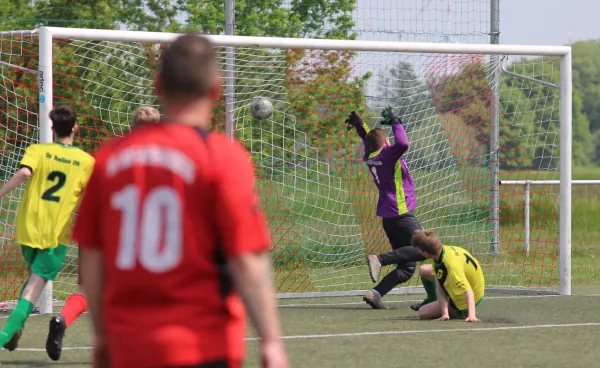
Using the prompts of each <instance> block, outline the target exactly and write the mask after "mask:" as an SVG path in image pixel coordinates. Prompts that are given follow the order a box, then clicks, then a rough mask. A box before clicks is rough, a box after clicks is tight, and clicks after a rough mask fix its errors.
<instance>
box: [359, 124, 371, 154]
mask: <svg viewBox="0 0 600 368" xmlns="http://www.w3.org/2000/svg"><path fill="white" fill-rule="evenodd" d="M356 132H357V133H358V136H359V137H360V139H362V141H363V144H364V146H365V155H368V154H369V152H370V150H369V143H368V142H367V133H368V132H369V127H368V126H367V124H365V123H363V122H361V124H359V125H356Z"/></svg>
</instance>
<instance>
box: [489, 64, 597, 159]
mask: <svg viewBox="0 0 600 368" xmlns="http://www.w3.org/2000/svg"><path fill="white" fill-rule="evenodd" d="M509 70H511V71H513V72H515V73H518V74H521V75H527V76H530V77H533V78H535V79H538V80H543V81H546V82H550V83H559V82H560V71H559V68H558V60H557V59H556V58H548V57H542V58H534V59H521V60H518V61H515V62H514V63H513V64H512V65H510V66H509ZM507 86H508V87H514V88H518V89H519V90H521V92H522V93H523V96H521V97H520V98H519V99H518V100H515V102H518V103H522V101H526V100H529V103H530V105H529V106H527V109H528V110H529V111H533V112H534V114H535V120H534V122H533V124H534V126H535V128H536V129H535V130H534V131H533V132H531V134H534V136H533V137H534V138H535V139H536V140H537V141H538V142H539V143H538V144H537V145H536V153H535V157H536V161H535V162H534V167H535V168H550V167H557V166H558V164H559V160H558V157H559V152H558V149H557V148H559V147H558V145H559V126H558V107H559V100H558V98H559V93H558V89H557V88H556V87H552V86H547V85H542V84H540V83H538V82H534V81H529V80H524V79H522V78H518V77H513V76H508V77H506V78H503V85H502V87H501V88H506V87H507ZM500 102H501V103H502V104H505V103H506V100H504V99H501V100H500ZM582 110H583V102H582V98H581V94H580V92H579V91H578V90H577V88H573V104H572V126H573V128H572V129H573V164H574V165H578V166H581V165H588V164H589V163H591V159H593V157H594V153H593V152H594V146H593V140H592V136H591V134H590V122H589V120H588V119H587V117H586V115H585V114H584V113H583V112H582ZM521 135H523V134H522V133H521Z"/></svg>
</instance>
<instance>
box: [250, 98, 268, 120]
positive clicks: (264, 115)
mask: <svg viewBox="0 0 600 368" xmlns="http://www.w3.org/2000/svg"><path fill="white" fill-rule="evenodd" d="M250 113H251V114H252V117H253V118H254V119H258V120H265V119H268V118H270V117H271V115H273V104H272V103H271V101H269V100H267V99H266V98H264V97H254V98H253V99H252V102H250Z"/></svg>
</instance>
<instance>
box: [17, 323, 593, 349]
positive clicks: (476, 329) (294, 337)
mask: <svg viewBox="0 0 600 368" xmlns="http://www.w3.org/2000/svg"><path fill="white" fill-rule="evenodd" d="M598 326H600V322H589V323H567V324H552V325H527V326H503V327H474V328H439V329H432V330H404V331H377V332H352V333H339V334H323V335H290V336H283V339H284V340H307V339H329V338H335V337H358V336H378V335H410V334H423V333H444V332H482V331H512V330H535V329H543V328H565V327H598ZM245 340H247V341H258V340H260V339H259V338H257V337H250V338H247V339H245ZM91 349H92V347H91V346H77V347H63V350H91ZM19 351H25V352H46V349H39V348H19V349H17V350H16V352H19Z"/></svg>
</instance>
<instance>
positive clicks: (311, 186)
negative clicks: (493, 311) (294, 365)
mask: <svg viewBox="0 0 600 368" xmlns="http://www.w3.org/2000/svg"><path fill="white" fill-rule="evenodd" d="M1 47H2V49H1V51H2V52H1V54H0V62H1V63H0V112H1V114H2V124H3V126H4V127H5V129H3V130H2V132H0V142H1V143H0V144H1V147H0V149H1V159H2V169H1V174H2V180H4V181H6V180H7V179H8V178H9V177H10V175H11V174H12V173H14V171H15V169H16V168H17V167H18V163H19V160H20V158H21V156H22V154H23V153H24V149H25V147H26V146H27V145H28V144H30V143H32V142H34V141H35V139H36V138H37V111H38V103H37V82H36V75H35V74H32V73H29V72H26V71H25V72H24V71H23V70H20V69H19V68H17V66H20V67H23V68H28V69H31V70H36V69H37V62H38V61H37V57H38V55H37V49H38V45H37V43H36V40H35V39H30V38H4V39H2V40H1ZM160 51H161V46H160V45H148V44H140V43H134V42H130V43H123V42H91V41H78V40H67V41H55V44H54V56H53V58H54V86H53V88H54V96H55V97H54V98H55V101H54V105H55V106H57V105H61V104H66V105H71V106H74V107H75V109H76V110H77V112H78V114H80V116H81V119H80V121H79V123H80V125H81V128H82V129H81V131H80V134H79V137H78V139H77V142H78V143H77V144H78V145H79V146H80V147H81V148H83V149H85V150H87V151H94V150H95V149H96V148H97V147H98V146H99V144H100V143H101V142H102V141H104V140H105V139H106V138H108V137H112V136H119V135H122V134H123V133H124V132H127V131H128V129H129V124H130V122H131V120H132V119H133V112H134V111H135V110H136V109H137V108H138V107H139V106H141V105H154V106H156V104H157V101H156V99H155V97H154V95H153V84H152V81H153V75H154V71H155V69H156V63H157V59H158V56H159V55H160ZM219 53H220V55H221V61H222V62H223V65H224V61H225V56H224V55H225V52H224V50H223V49H219ZM503 63H506V64H507V65H508V69H509V70H510V71H512V72H514V73H518V74H524V75H527V76H529V77H531V78H535V79H539V80H542V81H545V82H548V83H557V82H558V78H559V74H560V72H559V69H558V64H559V63H558V59H552V58H541V57H535V56H532V57H530V58H525V59H519V60H515V61H512V62H510V63H509V62H507V61H506V59H505V58H502V57H492V56H490V55H445V54H418V53H385V52H350V51H338V50H330V51H322V50H312V49H306V50H291V49H270V50H265V49H255V48H238V49H236V52H235V80H234V81H228V83H231V82H233V84H234V90H235V98H234V102H235V104H234V106H231V107H232V108H233V114H234V117H235V119H234V122H235V128H236V135H237V138H238V139H240V140H241V141H242V142H243V143H244V144H245V146H246V147H247V148H248V149H249V150H250V152H251V153H252V157H253V160H254V162H255V164H256V167H257V176H258V190H259V192H260V196H261V200H262V203H263V207H264V209H265V211H266V213H267V215H268V219H269V225H270V230H271V232H272V236H273V241H274V244H273V249H272V254H273V259H274V263H275V268H276V275H277V278H276V280H277V288H278V291H279V292H280V293H304V292H341V291H352V290H362V289H367V288H371V287H372V283H371V282H370V279H369V277H368V275H367V268H366V266H365V264H364V263H365V262H364V259H365V255H366V254H372V253H376V252H382V251H387V250H388V249H389V245H388V240H387V238H386V237H385V234H384V233H383V231H382V228H381V221H380V220H379V219H378V218H377V217H376V216H375V205H376V202H377V193H376V189H375V187H374V185H373V183H372V178H371V176H370V174H369V173H368V172H367V170H366V168H365V167H364V164H363V163H362V162H361V160H360V157H362V154H361V152H362V145H361V143H360V140H359V139H358V137H357V136H356V134H355V132H347V131H346V129H345V128H346V126H345V124H344V123H343V122H344V120H345V118H346V116H347V115H348V113H349V112H351V111H353V110H356V111H357V112H359V113H360V114H361V115H362V116H363V118H364V119H365V121H367V122H368V124H369V126H370V127H371V128H373V127H375V126H379V125H378V124H379V118H378V116H379V112H380V111H381V109H382V108H383V107H384V106H385V105H388V104H390V105H392V106H394V109H395V112H396V113H397V114H398V115H399V116H401V117H402V119H403V121H404V126H405V128H406V130H407V134H408V137H409V142H410V149H409V152H408V153H407V154H406V156H405V158H406V162H407V165H408V167H409V168H410V170H411V173H412V176H413V179H414V182H415V187H416V194H417V209H416V210H415V214H416V216H417V217H418V218H419V220H420V221H421V223H422V224H423V226H424V227H425V228H427V229H432V230H435V231H436V232H437V233H438V234H439V235H440V236H441V238H442V240H443V241H444V243H446V244H455V245H460V246H464V247H466V248H468V249H469V250H470V251H471V252H472V253H473V254H474V255H475V256H476V257H477V258H478V259H479V260H480V262H481V263H482V265H483V267H484V273H485V275H486V281H487V284H488V286H495V287H526V288H534V289H551V290H553V289H556V288H557V284H558V225H559V224H558V196H557V193H558V187H557V186H537V187H536V188H535V189H534V193H533V194H532V197H531V198H532V207H531V218H532V232H531V245H530V247H531V250H530V253H529V255H525V254H524V231H523V221H522V218H523V213H524V208H523V201H522V198H523V197H522V195H523V190H522V188H521V187H516V186H515V187H510V188H508V189H506V190H505V189H504V188H503V189H502V191H501V201H500V203H501V205H500V214H501V215H500V224H501V232H500V234H499V235H500V246H499V253H498V254H496V253H495V252H493V251H492V250H491V249H490V221H491V218H490V190H491V183H490V170H489V166H490V162H489V157H490V156H489V146H490V121H491V105H492V100H493V96H494V91H495V90H498V91H499V93H500V101H501V104H500V131H501V137H500V147H501V149H500V151H501V152H500V167H501V169H502V170H503V172H502V177H503V178H510V179H517V180H521V179H528V180H534V179H553V178H557V176H556V173H557V167H558V159H559V150H558V148H559V147H558V113H557V111H558V90H557V89H556V88H555V87H553V86H551V85H548V84H540V83H537V82H535V81H531V80H525V79H522V78H519V77H515V76H512V75H503V76H502V78H500V80H499V81H498V83H497V84H496V85H494V83H492V81H493V80H494V79H493V78H492V76H493V75H494V73H496V72H497V71H498V70H499V69H500V68H501V66H502V64H503ZM223 67H224V66H223ZM257 96H262V97H265V98H268V99H269V100H270V101H271V102H272V103H273V105H274V108H275V112H274V114H273V115H272V116H271V117H270V118H269V119H268V120H265V121H257V120H254V119H252V118H251V116H250V111H249V104H250V101H251V100H252V98H254V97H257ZM224 101H225V100H224V99H223V100H222V101H220V103H219V104H218V106H217V108H216V109H215V113H214V116H213V124H214V128H215V129H216V130H223V129H224V124H225V103H224ZM22 190H23V188H19V189H18V190H16V191H14V192H13V193H12V194H11V195H10V196H7V197H5V198H3V199H2V217H1V222H0V223H1V225H2V237H1V239H0V241H1V243H0V246H1V257H2V260H3V262H2V266H1V271H0V301H10V300H14V299H16V298H17V296H18V292H19V290H20V286H21V285H22V283H23V281H24V278H25V276H26V274H25V272H24V268H23V266H24V265H23V262H22V261H21V260H20V251H19V248H18V247H17V245H16V244H14V239H13V233H14V220H15V216H14V215H15V213H16V207H17V205H18V202H19V198H20V196H21V194H22ZM76 259H77V258H76V251H75V250H73V251H71V252H70V254H69V257H68V260H67V261H66V263H65V266H64V269H63V271H62V272H61V274H60V276H59V278H58V279H57V281H56V283H55V286H54V293H53V298H54V299H55V300H56V301H59V302H60V301H62V300H64V299H65V298H66V297H67V295H68V294H69V293H71V292H72V291H73V290H74V288H75V284H76V280H77V275H76V272H77V267H76ZM385 271H386V270H384V271H383V272H385ZM408 285H410V286H416V285H418V280H416V278H415V279H413V280H412V281H411V282H410V283H409V284H408Z"/></svg>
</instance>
